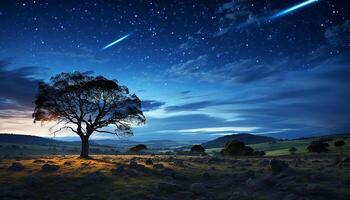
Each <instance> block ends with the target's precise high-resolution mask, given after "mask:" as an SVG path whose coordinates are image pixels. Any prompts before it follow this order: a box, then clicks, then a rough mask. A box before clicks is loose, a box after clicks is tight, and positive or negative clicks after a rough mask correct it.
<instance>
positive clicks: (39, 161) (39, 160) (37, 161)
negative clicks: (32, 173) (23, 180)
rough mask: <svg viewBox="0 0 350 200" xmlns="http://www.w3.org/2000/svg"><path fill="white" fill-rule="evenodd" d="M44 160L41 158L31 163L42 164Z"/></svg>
mask: <svg viewBox="0 0 350 200" xmlns="http://www.w3.org/2000/svg"><path fill="white" fill-rule="evenodd" d="M45 162H46V161H45V160H41V159H37V160H34V161H33V163H40V164H43V163H45Z"/></svg>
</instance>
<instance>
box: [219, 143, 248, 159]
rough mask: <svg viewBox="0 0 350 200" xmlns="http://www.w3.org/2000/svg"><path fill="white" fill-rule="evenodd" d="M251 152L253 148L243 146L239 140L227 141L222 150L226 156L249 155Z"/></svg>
mask: <svg viewBox="0 0 350 200" xmlns="http://www.w3.org/2000/svg"><path fill="white" fill-rule="evenodd" d="M253 152H254V149H252V148H251V147H247V146H245V144H244V142H240V141H230V142H227V143H226V144H225V148H224V150H223V154H224V155H228V156H251V155H253Z"/></svg>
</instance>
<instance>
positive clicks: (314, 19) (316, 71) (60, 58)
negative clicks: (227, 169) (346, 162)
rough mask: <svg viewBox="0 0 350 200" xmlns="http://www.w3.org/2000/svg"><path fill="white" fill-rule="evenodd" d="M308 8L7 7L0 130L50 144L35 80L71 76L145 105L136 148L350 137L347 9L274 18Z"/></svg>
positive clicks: (56, 0)
mask: <svg viewBox="0 0 350 200" xmlns="http://www.w3.org/2000/svg"><path fill="white" fill-rule="evenodd" d="M303 2H305V1H303V0H269V1H267V0H262V1H250V0H233V1H219V0H212V1H201V0H196V1H190V0H186V1H182V0H179V1H140V0H133V1H112V0H99V1H97V0H95V1H92V0H91V1H90V0H84V1H83V0H72V1H63V0H50V1H44V0H43V1H41V0H31V1H16V0H2V1H0V132H11V133H21V134H35V135H40V136H50V134H49V131H48V129H49V126H48V125H45V126H40V124H33V123H32V119H31V114H32V112H33V103H32V102H33V100H34V97H35V94H36V87H37V83H38V81H40V80H44V81H47V80H48V79H49V78H50V77H51V76H53V75H55V74H57V73H60V72H73V71H81V72H86V73H89V74H92V75H103V76H105V77H107V78H110V79H117V80H118V81H119V83H120V84H122V85H126V86H128V88H129V89H130V91H131V92H133V93H135V94H136V95H138V96H139V97H140V99H141V100H142V101H143V110H144V114H145V116H146V117H147V122H146V124H145V125H144V126H142V127H137V128H135V129H134V132H135V136H134V137H133V138H132V139H135V140H156V139H171V140H208V139H212V138H216V137H219V136H222V135H227V134H233V133H242V132H244V133H253V134H265V135H269V136H275V137H284V138H295V137H301V136H310V135H315V134H327V133H338V132H349V131H350V123H349V120H350V104H349V102H350V54H349V53H350V4H349V2H346V1H345V0H319V1H315V2H312V3H311V4H309V5H307V6H304V7H302V8H299V9H297V10H294V11H292V12H289V13H287V14H285V15H281V16H279V17H274V16H278V13H280V12H282V11H284V10H286V9H288V8H291V7H293V6H295V5H298V4H300V3H303ZM124 36H128V37H126V38H124V39H123V40H121V41H119V42H117V43H116V44H114V45H112V46H110V47H108V48H104V47H106V45H108V44H110V43H112V42H113V41H116V40H118V39H120V38H122V37H124ZM70 135H71V134H69V133H62V134H61V136H70ZM94 137H95V138H105V137H112V138H114V137H115V136H107V135H98V134H96V135H95V136H94Z"/></svg>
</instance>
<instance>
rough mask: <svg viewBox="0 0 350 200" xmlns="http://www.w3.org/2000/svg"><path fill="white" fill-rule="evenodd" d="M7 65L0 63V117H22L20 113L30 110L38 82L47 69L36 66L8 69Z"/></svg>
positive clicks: (3, 62) (6, 63) (5, 62)
mask: <svg viewBox="0 0 350 200" xmlns="http://www.w3.org/2000/svg"><path fill="white" fill-rule="evenodd" d="M8 65H9V63H8V62H7V61H4V60H2V61H0V88H1V90H0V117H9V116H23V114H22V113H21V112H22V111H24V112H25V111H27V110H31V109H32V107H33V101H34V96H35V94H36V89H37V86H38V82H39V81H40V77H42V76H43V74H44V73H45V72H46V71H47V69H46V68H43V67H36V66H25V67H17V68H11V69H9V68H8V67H7V66H8ZM16 110H18V112H17V111H16Z"/></svg>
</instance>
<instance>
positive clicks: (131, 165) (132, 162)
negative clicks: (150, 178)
mask: <svg viewBox="0 0 350 200" xmlns="http://www.w3.org/2000/svg"><path fill="white" fill-rule="evenodd" d="M129 165H130V167H132V168H134V167H137V166H138V164H137V162H136V161H130V163H129Z"/></svg>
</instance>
